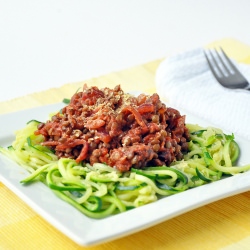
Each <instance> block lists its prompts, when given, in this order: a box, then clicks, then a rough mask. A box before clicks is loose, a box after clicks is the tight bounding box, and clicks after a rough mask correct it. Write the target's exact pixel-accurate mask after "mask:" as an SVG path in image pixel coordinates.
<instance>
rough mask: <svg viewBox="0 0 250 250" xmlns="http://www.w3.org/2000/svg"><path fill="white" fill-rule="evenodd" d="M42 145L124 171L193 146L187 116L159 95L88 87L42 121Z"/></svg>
mask: <svg viewBox="0 0 250 250" xmlns="http://www.w3.org/2000/svg"><path fill="white" fill-rule="evenodd" d="M35 134H36V135H39V134H41V135H43V137H44V141H43V142H42V145H45V146H48V147H50V148H51V149H53V150H54V152H55V154H56V155H57V156H58V157H59V158H62V157H66V158H71V159H75V160H76V161H77V162H81V161H86V162H89V163H90V164H94V163H96V162H100V163H106V164H108V165H110V166H112V167H115V168H117V169H118V170H119V171H121V172H126V171H129V170H130V168H131V167H133V168H143V167H146V166H162V165H169V164H171V163H172V162H173V161H176V160H181V159H182V158H183V154H184V153H185V152H187V150H188V141H189V132H188V129H187V128H186V126H185V116H182V115H181V114H180V112H179V111H178V110H176V109H174V108H171V107H166V105H165V104H164V103H163V102H161V101H160V98H159V96H158V94H152V95H146V94H140V95H139V96H137V97H135V96H133V95H131V94H127V93H124V91H123V90H122V89H121V87H120V85H118V86H116V87H115V88H114V89H110V88H103V89H99V88H98V87H95V86H94V87H88V86H87V85H84V87H83V90H82V91H80V92H78V93H76V94H74V95H73V96H72V98H71V100H70V103H69V104H68V105H67V106H65V107H64V108H63V109H62V110H61V111H60V112H58V113H57V114H55V115H54V116H52V118H51V120H48V121H47V122H45V123H40V124H39V125H38V129H37V131H35Z"/></svg>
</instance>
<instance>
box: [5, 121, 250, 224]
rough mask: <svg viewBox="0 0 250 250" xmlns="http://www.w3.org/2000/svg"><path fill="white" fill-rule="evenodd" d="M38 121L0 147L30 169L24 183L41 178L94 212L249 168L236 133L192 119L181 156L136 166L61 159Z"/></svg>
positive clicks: (115, 208)
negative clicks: (241, 158) (241, 162)
mask: <svg viewBox="0 0 250 250" xmlns="http://www.w3.org/2000/svg"><path fill="white" fill-rule="evenodd" d="M38 124H39V122H38V121H35V120H32V121H30V122H29V123H27V125H26V127H24V128H23V129H21V130H19V131H17V132H16V139H15V141H14V142H13V143H12V145H11V146H9V147H8V148H3V147H1V148H0V152H1V153H2V154H4V155H6V156H7V157H9V158H11V159H12V160H14V161H15V162H17V163H18V164H19V165H21V166H22V167H23V168H25V169H26V170H27V171H28V172H30V175H29V176H28V177H26V178H25V179H23V180H21V183H22V184H23V185H27V184H30V183H31V182H33V181H41V182H43V183H44V184H45V185H47V186H48V187H49V188H50V189H51V190H53V192H54V193H55V194H56V195H57V196H59V197H60V198H61V199H63V200H64V201H66V202H68V203H69V204H71V205H72V206H74V207H75V208H76V209H78V210H79V211H81V212H82V213H83V214H85V215H86V216H88V217H91V218H96V219H100V218H104V217H107V216H110V215H112V214H117V213H121V212H125V211H127V210H129V209H132V208H136V207H139V206H143V205H145V204H148V203H151V202H154V201H156V200H158V199H159V198H161V197H165V196H169V195H173V194H177V193H179V192H183V191H185V190H187V189H189V188H194V187H197V186H200V185H203V184H206V183H209V182H213V181H217V180H220V179H221V178H222V177H223V176H224V175H226V176H228V175H235V174H239V173H242V172H244V171H247V170H249V169H250V165H245V166H235V164H236V162H237V159H238V157H239V151H240V149H239V146H238V144H237V143H236V142H235V140H234V135H226V134H224V133H223V132H222V131H221V130H220V129H217V128H213V127H208V128H202V127H200V126H198V125H192V124H188V125H187V128H188V130H189V132H190V135H191V140H190V142H189V150H188V152H187V153H186V154H185V155H184V159H183V160H181V161H175V162H173V163H172V164H171V165H170V166H159V167H146V168H143V169H137V168H135V167H134V168H131V170H130V171H128V172H120V171H118V170H117V169H116V168H114V167H110V166H108V165H106V164H103V163H94V164H93V165H92V166H91V165H90V164H89V163H86V162H83V161H82V162H80V163H77V162H76V161H75V160H74V159H69V158H60V159H58V158H57V156H56V155H55V154H54V152H52V151H51V150H50V149H49V148H48V147H46V146H41V144H40V143H41V142H42V140H43V137H42V136H41V135H34V131H35V130H36V129H37V125H38Z"/></svg>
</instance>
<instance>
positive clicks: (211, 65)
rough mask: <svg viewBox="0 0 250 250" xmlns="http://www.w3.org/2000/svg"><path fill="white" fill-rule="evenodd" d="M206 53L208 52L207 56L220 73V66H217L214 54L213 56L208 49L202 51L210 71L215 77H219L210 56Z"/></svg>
mask: <svg viewBox="0 0 250 250" xmlns="http://www.w3.org/2000/svg"><path fill="white" fill-rule="evenodd" d="M207 53H208V54H209V56H210V57H211V58H212V62H213V64H214V65H215V66H216V68H217V69H218V71H219V73H220V74H222V72H221V70H220V68H219V67H218V64H217V62H216V60H215V59H214V56H213V54H212V52H211V51H210V50H207V52H205V51H204V54H205V57H206V60H207V62H208V65H209V68H210V69H211V71H212V73H213V74H214V75H215V76H216V77H220V76H219V75H218V74H217V72H216V70H215V67H214V65H213V64H212V63H211V60H210V58H209V57H208V56H207Z"/></svg>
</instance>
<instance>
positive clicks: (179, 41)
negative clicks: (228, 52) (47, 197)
mask: <svg viewBox="0 0 250 250" xmlns="http://www.w3.org/2000/svg"><path fill="white" fill-rule="evenodd" d="M249 24H250V1H249V0H237V1H235V0H219V1H218V0H209V1H207V0H106V1H103V0H89V1H87V0H23V1H20V0H8V1H7V0H0V86H1V90H0V102H1V101H5V100H10V99H13V98H16V97H18V96H23V95H26V94H29V93H34V92H37V91H41V90H45V89H49V88H52V87H59V86H61V85H63V84H65V83H70V82H77V81H82V80H87V79H89V78H92V77H98V76H100V75H103V74H107V73H110V72H112V71H117V70H121V69H125V68H128V67H131V66H135V65H138V64H142V63H146V62H149V61H152V60H155V59H159V58H163V57H165V56H169V55H172V54H175V53H177V52H179V51H183V50H188V49H191V48H194V47H198V46H202V45H205V44H207V43H210V42H212V41H215V40H218V39H221V38H235V39H238V40H240V41H242V42H244V43H246V44H250V32H249Z"/></svg>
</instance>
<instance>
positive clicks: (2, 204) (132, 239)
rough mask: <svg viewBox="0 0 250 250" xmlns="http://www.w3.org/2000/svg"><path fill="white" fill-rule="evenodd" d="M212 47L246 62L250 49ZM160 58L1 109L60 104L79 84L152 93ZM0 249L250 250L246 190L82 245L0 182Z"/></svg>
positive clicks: (229, 44) (228, 42) (232, 43)
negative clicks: (127, 232)
mask: <svg viewBox="0 0 250 250" xmlns="http://www.w3.org/2000/svg"><path fill="white" fill-rule="evenodd" d="M211 45H212V46H214V45H220V46H222V47H223V48H224V49H225V51H226V52H227V53H228V54H229V55H230V56H232V57H234V58H235V59H236V60H237V61H240V62H244V63H250V47H248V46H247V45H245V44H243V43H241V42H239V41H237V40H233V39H222V40H220V41H216V42H214V43H211V44H210V46H211ZM160 62H161V60H157V61H153V62H150V63H147V64H144V65H140V66H137V67H134V68H131V69H127V70H123V71H120V72H115V73H111V74H108V75H106V76H101V77H98V78H94V79H90V80H86V81H84V82H79V83H72V84H66V85H64V86H62V87H61V88H55V89H49V90H47V91H43V92H39V93H34V94H32V95H28V96H25V97H20V98H16V99H14V100H11V101H7V102H1V103H0V113H2V114H3V113H8V112H14V111H18V110H21V109H26V108H31V107H36V106H41V105H45V104H50V103H55V102H60V101H61V100H62V99H63V98H65V97H70V95H71V94H73V93H74V92H75V91H76V90H77V89H78V88H79V87H82V85H83V83H87V84H88V85H97V86H98V87H104V86H109V87H113V86H115V85H117V84H121V86H122V88H123V89H124V90H125V91H129V90H136V89H137V90H141V91H143V92H153V91H154V90H155V88H154V76H155V71H156V69H157V67H158V65H159V63H160ZM134 86H136V88H135V87H134ZM0 167H1V166H0ZM190 199H192V197H190ZM166 209H167V207H166ZM0 249H4V250H9V249H10V250H12V249H67V250H68V249H69V250H70V249H94V250H101V249H107V250H108V249H109V250H110V249H114V250H116V249H120V250H123V249H124V250H127V249H130V250H133V249H156V250H161V249H164V250H165V249H186V250H189V249H224V250H229V249H230V250H231V249H250V192H245V193H243V194H240V195H235V196H233V197H229V198H226V199H223V200H221V201H217V202H214V203H211V204H209V205H206V206H203V207H201V208H198V209H195V210H193V211H190V212H188V213H185V214H183V215H180V216H178V217H175V218H173V219H170V220H168V221H165V222H162V223H160V224H159V225H157V226H154V227H151V228H149V229H146V230H143V231H141V232H138V233H135V234H132V235H130V236H127V237H124V238H121V239H118V240H115V241H112V242H108V243H104V244H101V245H98V246H93V247H80V246H78V245H77V244H76V243H74V242H73V241H71V240H70V239H68V238H67V237H66V236H64V235H63V234H62V233H61V232H59V231H58V230H57V229H55V228H54V227H53V226H51V225H50V224H49V223H47V222H46V221H45V220H44V219H43V218H41V217H40V216H39V215H37V214H36V213H35V212H34V211H33V210H32V209H31V208H29V207H28V206H27V205H26V204H25V203H24V202H23V201H22V200H21V199H20V198H19V197H17V196H16V195H15V194H14V193H13V192H12V191H10V190H9V189H8V188H7V187H6V186H4V185H3V184H2V183H0Z"/></svg>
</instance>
